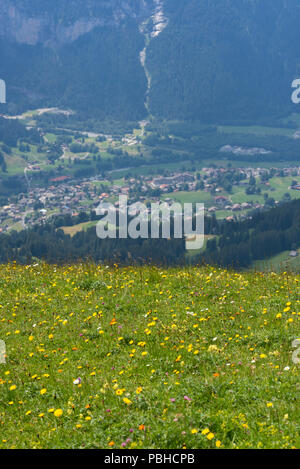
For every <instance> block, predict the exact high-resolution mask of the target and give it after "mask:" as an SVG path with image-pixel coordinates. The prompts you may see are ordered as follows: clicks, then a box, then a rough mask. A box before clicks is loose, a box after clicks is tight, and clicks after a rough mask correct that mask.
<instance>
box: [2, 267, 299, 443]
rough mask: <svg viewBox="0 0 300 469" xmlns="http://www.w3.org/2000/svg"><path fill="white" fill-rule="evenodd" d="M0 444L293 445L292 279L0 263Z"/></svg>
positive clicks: (295, 307) (295, 288)
mask: <svg viewBox="0 0 300 469" xmlns="http://www.w3.org/2000/svg"><path fill="white" fill-rule="evenodd" d="M0 278H1V284H0V305H1V309H0V321H1V339H2V340H5V342H6V353H7V363H6V364H1V365H0V390H1V392H0V425H1V439H0V448H111V449H115V448H176V449H177V448H178V449H180V448H188V449H190V448H194V449H195V448H218V447H220V448H294V447H296V448H299V447H300V439H299V433H300V432H299V406H298V400H297V399H298V398H299V388H298V385H299V365H297V364H294V363H293V360H292V353H293V347H292V343H293V341H294V340H295V339H296V338H297V337H299V319H300V315H299V314H300V313H299V303H300V302H299V280H300V277H299V276H295V275H287V274H283V275H278V274H269V275H266V274H265V275H264V274H258V273H256V274H254V273H246V274H240V273H234V272H229V271H225V270H219V269H213V268H207V269H198V268H194V269H181V270H180V269H170V270H164V269H157V268H154V267H151V268H150V267H145V268H132V267H128V268H126V269H119V268H118V267H117V266H115V267H114V268H107V267H105V266H95V265H88V264H87V265H82V264H79V265H77V266H75V265H74V266H70V267H61V268H60V267H56V266H54V267H49V266H47V265H42V264H40V265H39V264H35V265H32V266H29V267H19V266H17V265H15V264H10V265H3V266H1V268H0Z"/></svg>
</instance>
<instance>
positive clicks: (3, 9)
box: [0, 0, 155, 46]
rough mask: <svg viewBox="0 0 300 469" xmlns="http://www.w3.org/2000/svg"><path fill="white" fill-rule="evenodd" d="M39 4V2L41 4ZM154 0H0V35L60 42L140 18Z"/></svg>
mask: <svg viewBox="0 0 300 469" xmlns="http://www.w3.org/2000/svg"><path fill="white" fill-rule="evenodd" d="M41 3H42V5H41ZM154 4H155V0H127V1H126V0H109V1H107V0H68V1H67V2H66V1H63V0H42V2H38V1H36V0H0V36H2V37H5V38H6V39H9V40H11V41H15V42H17V43H20V44H27V45H37V44H39V43H42V44H43V45H46V46H47V45H50V46H51V45H59V44H60V45H61V44H66V43H70V42H73V41H76V40H77V39H78V38H79V37H80V36H82V35H84V34H87V33H90V32H91V31H93V30H94V29H95V28H96V27H98V26H102V27H104V26H121V25H122V23H124V21H126V19H128V18H133V19H135V20H136V21H137V22H141V21H143V20H144V19H145V18H147V17H148V16H149V14H151V11H152V10H153V5H154Z"/></svg>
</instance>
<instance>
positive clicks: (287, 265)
mask: <svg viewBox="0 0 300 469" xmlns="http://www.w3.org/2000/svg"><path fill="white" fill-rule="evenodd" d="M251 268H252V269H255V270H259V271H273V272H283V271H288V272H300V251H299V255H298V257H291V256H290V251H284V252H281V253H280V254H277V255H276V256H273V257H271V258H269V259H267V260H263V261H255V262H254V263H253V265H252V267H251Z"/></svg>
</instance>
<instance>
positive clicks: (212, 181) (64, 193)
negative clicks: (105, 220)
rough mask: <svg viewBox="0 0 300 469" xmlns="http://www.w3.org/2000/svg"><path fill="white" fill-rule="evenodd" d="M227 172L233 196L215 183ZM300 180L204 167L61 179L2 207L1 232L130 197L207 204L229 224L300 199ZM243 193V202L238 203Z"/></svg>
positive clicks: (292, 172)
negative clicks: (279, 186)
mask: <svg viewBox="0 0 300 469" xmlns="http://www.w3.org/2000/svg"><path fill="white" fill-rule="evenodd" d="M227 173H230V177H231V178H232V179H233V180H235V184H234V186H233V188H232V189H231V190H230V191H229V192H228V190H227V191H226V189H225V188H224V187H222V186H220V185H218V183H217V182H216V181H219V180H220V179H221V180H222V177H224V175H226V174H227ZM299 176H300V167H298V168H297V167H295V168H281V169H278V168H272V169H271V170H266V169H265V168H256V169H254V168H234V169H232V168H230V169H228V168H227V169H226V168H222V167H219V168H210V167H204V168H202V170H200V171H199V172H196V173H193V172H191V171H184V172H179V171H178V172H177V171H175V172H170V173H168V175H165V176H154V177H153V176H151V175H147V176H143V175H137V176H133V175H131V176H125V177H122V178H119V179H117V180H115V179H113V175H112V174H110V175H107V177H101V176H99V177H97V176H93V177H88V178H82V179H81V180H77V179H72V178H71V177H68V176H61V177H56V178H53V179H52V180H50V182H49V186H48V187H47V188H43V187H34V189H32V190H30V189H29V190H28V192H27V193H21V194H19V195H14V196H12V197H11V200H9V202H10V203H8V204H7V205H5V206H3V207H1V208H0V224H1V227H0V232H6V231H10V230H11V229H17V230H19V229H22V228H26V227H29V226H32V225H35V224H41V223H45V222H46V221H47V220H50V219H51V218H52V217H55V216H57V215H70V216H71V217H78V216H79V214H80V212H92V211H94V210H96V208H97V207H98V206H99V204H100V203H101V202H102V201H109V202H111V203H113V204H114V205H115V206H116V210H118V197H119V196H121V195H126V196H127V197H128V201H129V203H134V202H136V201H141V202H146V203H151V202H157V201H160V200H161V201H164V202H166V203H168V204H170V205H171V204H173V203H174V202H178V201H179V202H181V203H184V202H185V201H187V202H188V201H191V200H192V201H193V202H195V203H196V202H198V203H201V202H202V203H203V202H204V203H205V210H206V212H207V213H208V214H214V215H216V216H217V217H218V218H226V219H227V220H234V219H243V218H245V217H247V216H249V213H251V212H253V211H255V210H260V209H262V208H263V207H264V206H269V207H270V206H272V205H273V206H275V205H277V204H279V203H280V201H282V199H291V198H293V197H294V198H296V196H297V195H298V194H297V191H299V195H300V184H299V182H297V181H298V180H299V179H297V178H299ZM278 179H280V181H287V186H286V187H287V190H286V192H285V193H284V194H283V195H282V194H281V193H280V194H278V190H276V184H272V180H275V182H276V180H278ZM291 179H293V180H292V181H291ZM254 180H255V184H253V182H252V186H251V181H254ZM249 187H250V188H251V187H252V188H253V187H255V188H256V189H255V191H254V194H251V190H250V194H249V195H248V198H247V192H249ZM281 192H282V189H281ZM239 194H242V197H241V196H240V199H242V200H244V201H241V202H237V200H238V198H239ZM263 194H266V195H263ZM273 195H275V198H274V196H273ZM281 195H282V197H280V196H281ZM276 196H277V197H276ZM278 196H279V197H278Z"/></svg>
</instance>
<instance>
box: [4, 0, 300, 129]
mask: <svg viewBox="0 0 300 469" xmlns="http://www.w3.org/2000/svg"><path fill="white" fill-rule="evenodd" d="M299 21H300V5H299V2H298V0H287V1H286V0H226V1H222V2H221V1H220V0H185V1H184V2H183V1H182V0H130V1H129V0H110V1H107V0H85V1H84V0H68V1H67V0H51V1H50V0H45V1H43V2H42V4H41V2H39V1H37V0H18V1H17V0H0V25H1V26H0V58H1V60H0V76H1V78H3V79H5V80H6V82H7V87H8V101H9V104H8V106H7V108H6V110H7V111H8V112H11V113H13V112H17V111H18V110H21V109H24V108H26V107H30V108H33V107H36V106H43V105H47V106H48V105H59V106H66V107H71V108H74V109H78V110H81V111H85V112H89V113H92V114H95V115H98V116H100V117H103V116H110V117H114V118H116V119H121V120H122V119H124V120H126V119H139V118H142V117H145V116H146V115H147V114H148V112H149V113H151V114H152V115H155V116H159V117H165V118H168V119H197V120H202V121H204V122H221V121H224V122H225V121H234V120H235V121H238V122H242V121H249V122H253V121H257V120H258V119H259V118H274V117H277V116H281V115H284V114H288V113H290V112H291V111H292V110H294V111H295V105H293V104H292V103H291V83H292V80H293V79H294V78H296V77H297V76H298V75H299V74H300V60H299V53H298V47H297V45H298V44H299V43H300V30H299ZM141 53H142V55H141Z"/></svg>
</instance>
